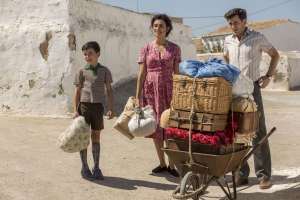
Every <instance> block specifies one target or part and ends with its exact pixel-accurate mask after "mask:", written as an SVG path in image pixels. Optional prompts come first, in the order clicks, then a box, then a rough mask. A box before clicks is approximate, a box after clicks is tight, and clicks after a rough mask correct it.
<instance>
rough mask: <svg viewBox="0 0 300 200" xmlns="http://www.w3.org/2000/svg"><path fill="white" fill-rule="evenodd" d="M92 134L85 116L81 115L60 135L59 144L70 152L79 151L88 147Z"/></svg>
mask: <svg viewBox="0 0 300 200" xmlns="http://www.w3.org/2000/svg"><path fill="white" fill-rule="evenodd" d="M90 135H91V133H90V127H89V125H88V124H87V123H86V122H85V119H84V117H82V116H79V117H77V118H75V119H74V120H73V121H72V123H71V124H70V126H69V127H68V128H67V129H66V130H65V131H64V132H63V133H61V134H60V135H59V137H58V146H59V147H60V148H61V149H62V150H63V151H65V152H68V153H74V152H79V151H81V150H83V149H86V148H87V147H88V145H89V143H90Z"/></svg>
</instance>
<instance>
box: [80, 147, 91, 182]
mask: <svg viewBox="0 0 300 200" xmlns="http://www.w3.org/2000/svg"><path fill="white" fill-rule="evenodd" d="M80 159H81V163H82V168H81V176H82V177H83V178H86V179H90V178H92V173H91V171H90V169H89V165H88V162H87V150H86V149H84V150H81V151H80Z"/></svg>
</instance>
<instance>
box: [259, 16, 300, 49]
mask: <svg viewBox="0 0 300 200" xmlns="http://www.w3.org/2000/svg"><path fill="white" fill-rule="evenodd" d="M259 31H260V32H261V33H263V34H264V35H265V36H266V37H267V38H268V40H269V41H270V42H271V43H272V45H274V47H275V48H277V49H278V50H279V51H284V52H287V51H300V38H299V35H300V23H299V22H293V21H289V22H287V23H283V24H279V25H277V26H273V27H271V28H267V29H262V30H259Z"/></svg>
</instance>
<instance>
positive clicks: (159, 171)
mask: <svg viewBox="0 0 300 200" xmlns="http://www.w3.org/2000/svg"><path fill="white" fill-rule="evenodd" d="M165 171H168V168H167V167H162V166H160V165H159V166H157V167H155V168H154V169H152V173H154V174H157V173H162V172H165Z"/></svg>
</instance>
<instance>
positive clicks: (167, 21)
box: [151, 14, 173, 37]
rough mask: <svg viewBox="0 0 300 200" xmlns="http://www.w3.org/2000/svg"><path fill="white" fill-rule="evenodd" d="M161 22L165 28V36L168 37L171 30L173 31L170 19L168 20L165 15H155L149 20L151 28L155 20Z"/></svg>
mask: <svg viewBox="0 0 300 200" xmlns="http://www.w3.org/2000/svg"><path fill="white" fill-rule="evenodd" d="M158 19H159V20H163V21H164V22H165V24H166V26H167V33H166V36H167V37H168V35H169V34H170V33H171V31H172V29H173V26H172V21H171V19H170V18H169V16H168V15H166V14H157V15H154V16H153V17H152V19H151V28H152V27H153V24H154V22H155V20H158Z"/></svg>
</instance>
